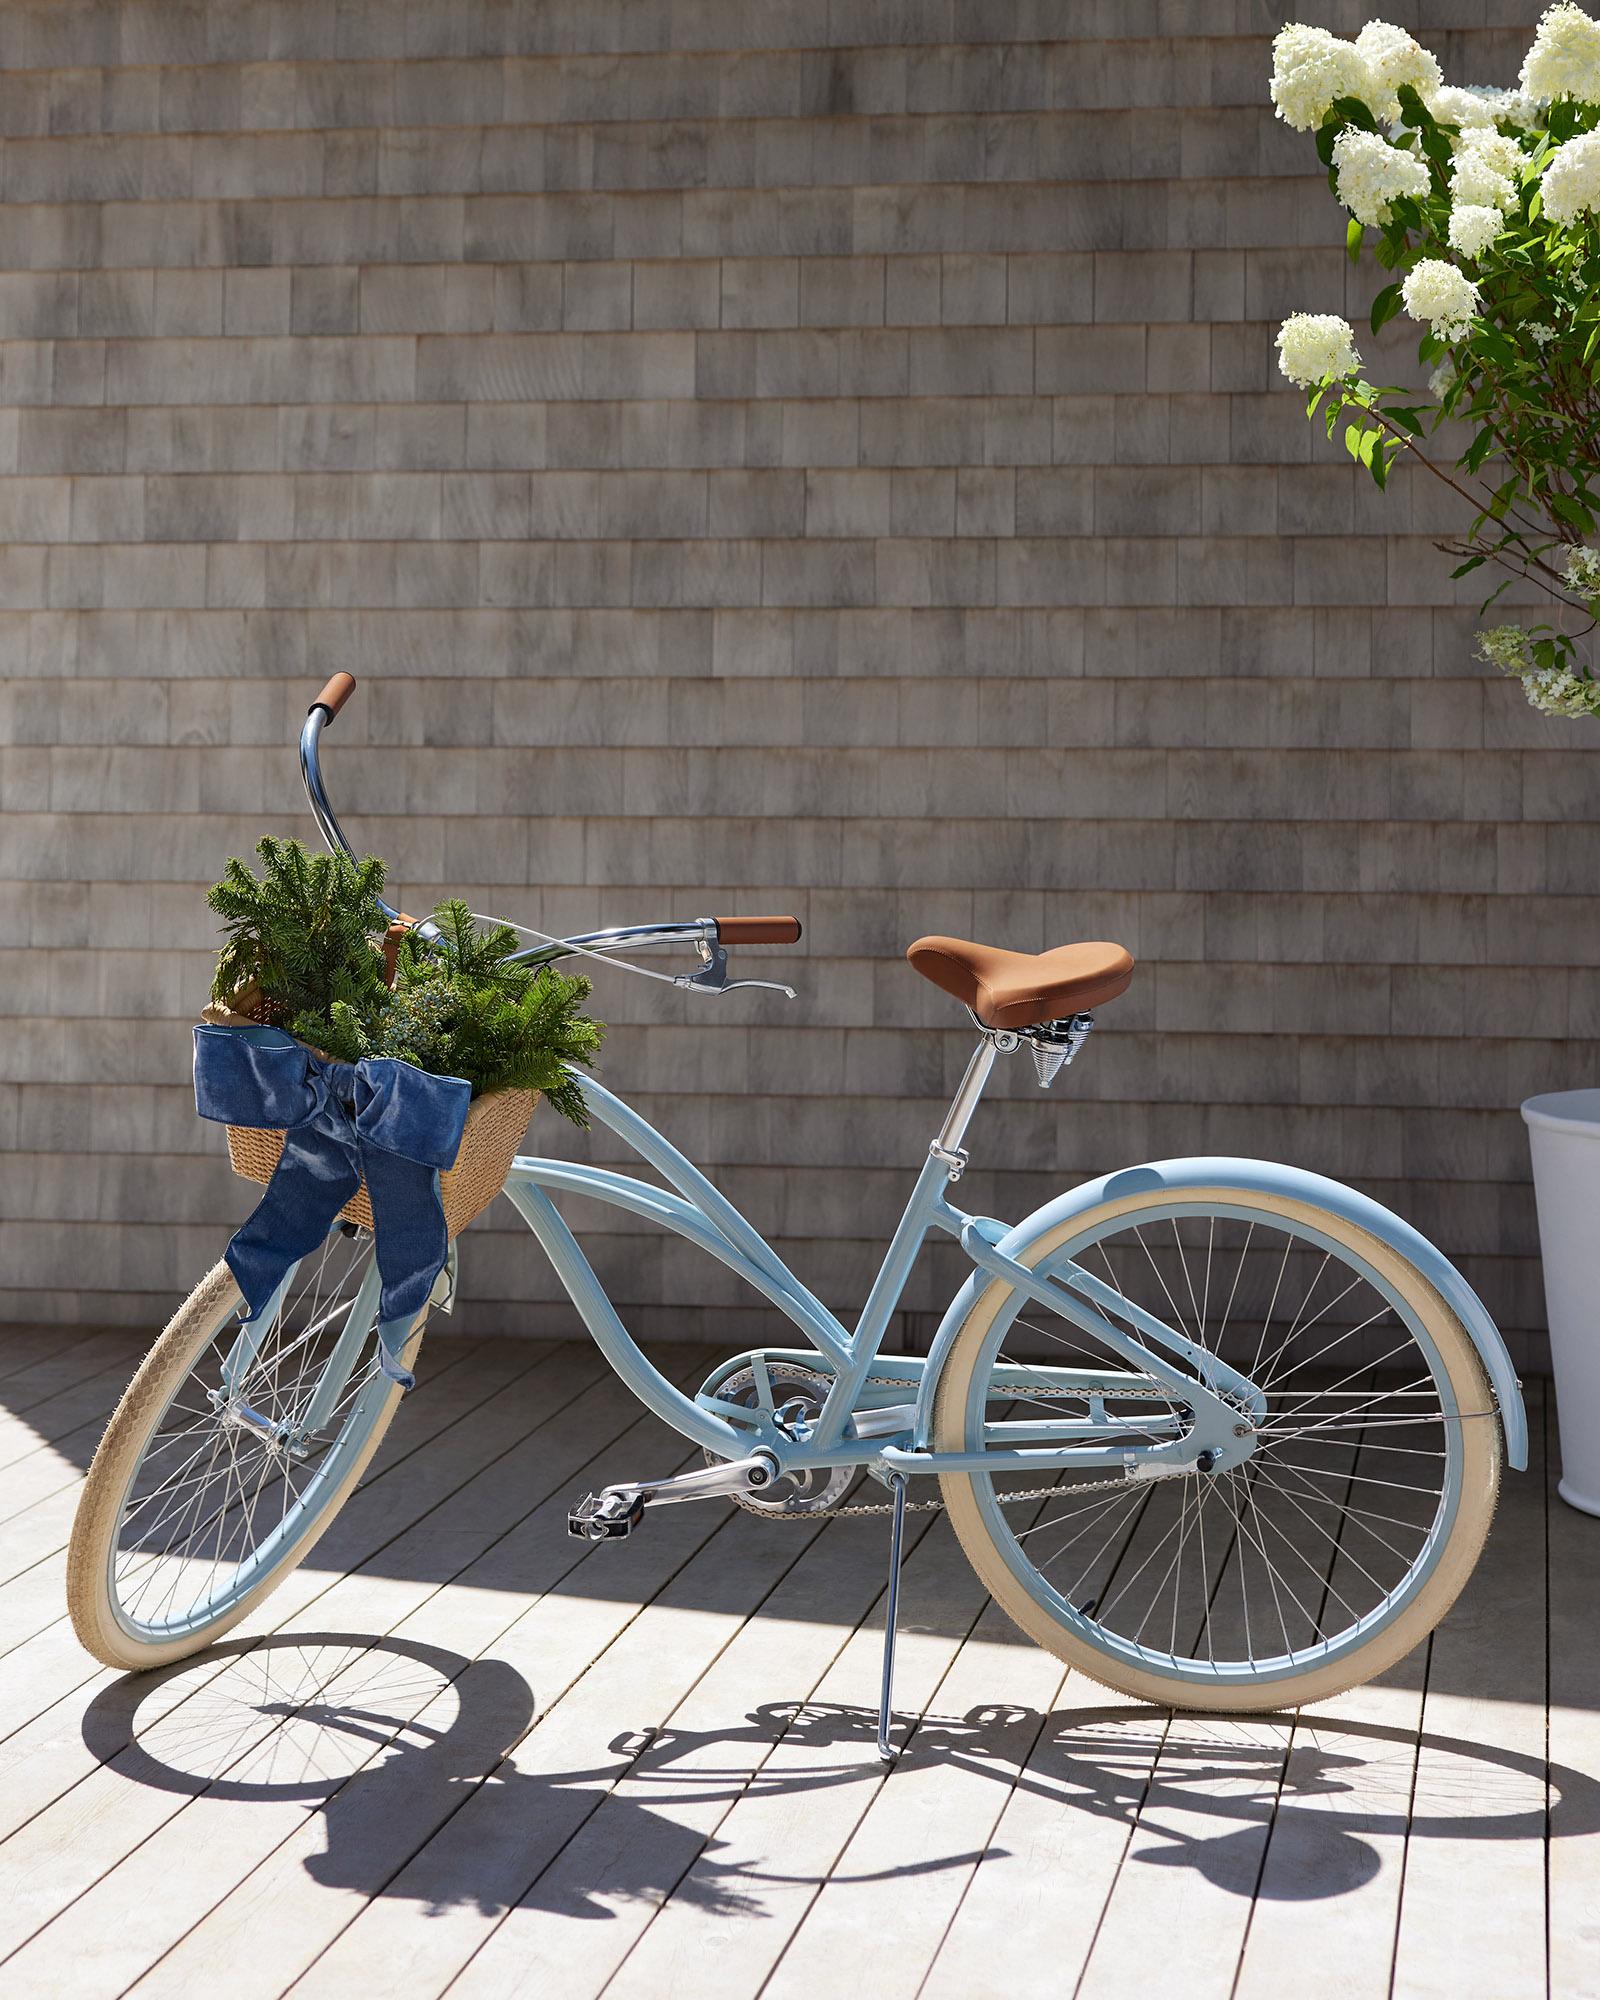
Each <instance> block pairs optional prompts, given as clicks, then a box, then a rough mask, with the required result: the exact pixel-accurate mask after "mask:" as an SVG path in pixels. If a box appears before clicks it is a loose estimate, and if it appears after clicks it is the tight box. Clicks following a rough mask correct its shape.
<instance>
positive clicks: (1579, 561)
mask: <svg viewBox="0 0 1600 2000" xmlns="http://www.w3.org/2000/svg"><path fill="white" fill-rule="evenodd" d="M1561 573H1562V577H1563V579H1564V580H1565V582H1566V586H1567V588H1568V590H1572V591H1576V592H1577V594H1578V596H1579V597H1600V549H1586V548H1585V547H1584V546H1583V544H1582V543H1581V542H1580V543H1578V544H1576V545H1575V546H1574V547H1572V548H1570V549H1568V550H1567V555H1566V561H1565V562H1564V563H1563V564H1562V571H1561Z"/></svg>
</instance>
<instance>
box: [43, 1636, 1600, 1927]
mask: <svg viewBox="0 0 1600 2000" xmlns="http://www.w3.org/2000/svg"><path fill="white" fill-rule="evenodd" d="M538 1713H539V1710H538V1700H537V1697H536V1694H535V1691H534V1689H533V1688H532V1687H531V1686H530V1685H529V1683H528V1681H527V1680H526V1679H525V1678H524V1676H523V1675H522V1674H521V1673H520V1672H519V1671H518V1670H517V1669H516V1668H515V1667H513V1666H512V1665H510V1664H509V1663H508V1662H506V1661H503V1660H497V1659H495V1658H492V1657H489V1658H483V1659H478V1660H469V1659H467V1658H465V1657H464V1656H462V1655H460V1654H457V1653H454V1652H452V1651H450V1650H448V1649H446V1648H442V1647H437V1646H428V1645H423V1644H420V1643H414V1642H411V1641H405V1640H398V1639H394V1638H386V1637H379V1636H375V1635H366V1634H347V1633H309V1634H298V1635H292V1636H282V1637H275V1638H268V1639H264V1640H261V1641H255V1642H252V1641H247V1640H242V1641H232V1642H228V1643H227V1644H225V1645H222V1646H218V1647H215V1648H213V1649H212V1650H211V1651H210V1652H209V1653H206V1654H204V1655H202V1656H200V1657H199V1658H198V1659H194V1660H188V1661H184V1662H181V1663H179V1665H178V1666H176V1667H174V1668H170V1669H167V1670H165V1671H164V1672H161V1673H156V1674H148V1675H139V1676H129V1677H127V1678H125V1679H123V1680H121V1681H118V1682H115V1683H113V1684H112V1685H111V1686H109V1687H108V1688H106V1689H104V1690H103V1691H102V1692H101V1693H100V1694H99V1695H98V1696H97V1697H96V1698H95V1699H94V1701H93V1702H92V1703H91V1704H90V1706H89V1708H88V1709H87V1711H86V1713H85V1715H84V1719H83V1734H84V1739H85V1742H86V1743H87V1745H88V1747H89V1749H90V1751H91V1752H92V1753H93V1754H94V1756H95V1757H96V1758H98V1759H99V1760H100V1761H101V1762H102V1763H103V1764H105V1765H107V1766H109V1767H111V1768H112V1769H114V1770H115V1771H116V1772H117V1773H118V1774H119V1775H120V1776H122V1777H123V1778H125V1779H126V1780H127V1781H129V1782H131V1783H135V1784H141V1785H148V1786H152V1787H155V1788H158V1789H161V1790H164V1791H172V1792H178V1793H182V1794H185V1795H187V1796H190V1797H200V1796H202V1795H204V1796H206V1797H208V1798H209V1799H212V1800H231V1801H234V1802H236V1803H237V1805H238V1807H239V1810H240V1811H241V1812H247V1811H248V1810H249V1809H250V1808H251V1806H252V1805H253V1804H256V1803H262V1802H268V1801H282V1800H285V1799H294V1800H300V1801H303V1802H304V1803H305V1805H306V1806H307V1808H308V1810H311V1811H314V1812H315V1813H316V1814H317V1815H318V1816H319V1817H320V1818H321V1820H322V1824H323V1838H324V1845H323V1849H322V1851H321V1852H320V1853H318V1854H316V1855H315V1856H313V1857H312V1858H311V1859H309V1860H308V1861H307V1862H306V1864H305V1865H306V1868H307V1870H308V1872H309V1873H310V1874H311V1876H312V1877H313V1879H314V1880H316V1881H317V1882H319V1883H321V1884H322V1885H323V1886H325V1887H327V1888H329V1889H331V1890H338V1891H341V1892H345V1893H351V1892H353V1893H356V1894H359V1895H363V1896H368V1897H380V1896H385V1897H399V1898H403V1899H407V1900H410V1901H414V1902H417V1903H419V1904H421V1905H423V1906H425V1907H426V1908H427V1909H428V1910H430V1911H443V1910H446V1909H449V1908H452V1907H457V1906H473V1907H476V1908H477V1909H479V1910H481V1911H483V1912H485V1913H487V1914H498V1913H499V1912H500V1911H502V1910H504V1909H505V1908H507V1907H508V1906H509V1905H510V1904H512V1903H517V1902H521V1903H525V1904H527V1905H530V1906H532V1907H535V1908H542V1909H546V1910H550V1911H553V1912H556V1913H558V1914H561V1915H564V1916H569V1917H574V1918H579V1919H585V1920H590V1919H604V1918H606V1917H609V1916H610V1915H611V1914H612V1907H611V1906H612V1905H615V1904H617V1903H619V1902H626V1901H628V1900H632V1899H648V1900H653V1901H658V1900H660V1899H661V1898H662V1897H664V1896H666V1895H668V1894H672V1895H675V1896H676V1897H678V1898H679V1899H680V1900H684V1901H687V1902H690V1903H692V1904H694V1905H696V1906H697V1907H700V1908H702V1909H704V1910H706V1911H707V1912H710V1913H715V1914H720V1915H724V1916H733V1915H754V1916H760V1915H761V1914H763V1894H762V1892H763V1885H766V1884H776V1883H790V1884H792V1883H796V1882H799V1883H804V1884H820V1883H821V1881H823V1880H824V1879H830V1878H829V1877H826V1876H819V1875H794V1874H788V1873H785V1872H783V1871H782V1869H781V1867H780V1866H777V1865H768V1862H767V1859H766V1858H765V1857H753V1858H750V1857H747V1858H739V1856H738V1855H737V1853H736V1852H735V1850H734V1848H733V1846H732V1844H731V1842H730V1841H726V1840H723V1839H721V1838H719V1837H717V1836H715V1835H713V1836H712V1837H710V1838H709V1839H706V1838H704V1837H702V1835H701V1834H699V1833H698V1832H696V1831H694V1829H693V1827H692V1826H689V1825H685V1824H683V1823H682V1820H683V1817H685V1813H684V1809H685V1808H690V1807H692V1808H693V1809H694V1811H693V1817H694V1818H695V1820H696V1821H698V1822H700V1823H703V1814H704V1811H705V1808H706V1807H707V1806H717V1805H730V1806H731V1805H732V1804H733V1803H734V1802H735V1801H737V1800H739V1799H741V1798H747V1797H749V1798H756V1799H761V1798H764V1797H765V1798H771V1797H790V1796H801V1795H804V1794H807V1793H812V1792H822V1791H828V1790H833V1789H837V1788H839V1787H847V1786H856V1787H860V1788H861V1789H862V1791H863V1793H866V1792H869V1791H870V1790H871V1788H873V1787H874V1786H876V1785H878V1784H880V1783H882V1782H883V1781H884V1780H883V1774H882V1771H881V1769H880V1766H879V1764H878V1761H877V1757H876V1753H875V1748H874V1743H875V1734H876V1716H875V1713H874V1712H873V1711H872V1710H870V1709H867V1708H863V1707H856V1706H851V1705H837V1704H829V1703H821V1702H813V1701H776V1702H768V1703H763V1704H761V1705H760V1706H758V1707H756V1708H753V1709H751V1710H749V1711H748V1712H746V1713H745V1714H743V1715H742V1716H740V1717H738V1718H737V1719H734V1718H731V1717H730V1719H729V1721H728V1723H727V1725H726V1726H724V1727H719V1728H716V1729H709V1730H698V1731H697V1730H678V1729H672V1728H670V1727H669V1728H660V1729H642V1730H624V1731H622V1732H620V1733H618V1732H614V1731H607V1729H606V1728H605V1726H604V1725H603V1724H600V1723H598V1722H597V1723H596V1726H595V1729H594V1743H593V1750H592V1753H590V1752H588V1751H587V1750H585V1751H584V1752H583V1753H582V1754H581V1755H580V1757H579V1758H578V1759H577V1760H576V1761H574V1762H572V1763H570V1765H563V1767H562V1768H559V1769H554V1770H541V1769H538V1768H535V1765H536V1760H537V1757H538V1750H539V1732H538V1730H537V1729H536V1728H535V1727H534V1725H535V1722H536V1719H537V1717H538ZM904 1720H905V1721H906V1722H907V1723H910V1722H911V1720H912V1719H911V1718H904ZM530 1731H531V1732H532V1733H531V1734H530ZM582 1740H583V1739H582V1737H581V1735H580V1737H579V1741H580V1742H581V1741H582ZM519 1757H520V1760H521V1761H520V1763H519V1761H518V1760H519ZM558 1761H559V1760H558ZM951 1761H955V1762H957V1763H959V1764H961V1765H963V1766H964V1767H965V1768H966V1769H967V1770H969V1771H972V1772H975V1773H980V1774H982V1775H984V1776H986V1777H988V1778H990V1779H992V1780H993V1782H994V1783H995V1784H996V1786H997V1787H999V1788H1001V1789H1003V1790H1005V1791H1007V1792H1010V1791H1013V1790H1015V1791H1017V1792H1019V1793H1022V1794H1029V1795H1032V1796H1033V1797H1035V1798H1042V1799H1045V1800H1048V1801H1050V1802H1052V1803H1053V1804H1055V1805H1056V1806H1058V1807H1059V1809H1060V1810H1061V1811H1062V1812H1063V1813H1065V1814H1074V1813H1076V1814H1083V1815H1086V1816H1088V1817H1090V1818H1096V1819H1103V1820H1110V1821H1113V1822H1116V1823H1119V1824H1121V1825H1123V1826H1125V1827H1128V1828H1130V1829H1131V1828H1134V1827H1135V1826H1136V1827H1137V1829H1138V1833H1139V1841H1138V1843H1137V1845H1136V1846H1135V1847H1134V1848H1133V1849H1132V1850H1131V1851H1130V1852H1131V1858H1132V1859H1133V1860H1134V1861H1135V1862H1137V1863H1141V1864H1144V1865H1150V1866H1158V1867H1168V1868H1176V1869H1193V1870H1194V1871H1195V1872H1196V1873H1198V1874H1199V1875H1201V1876H1203V1877H1204V1878H1205V1879H1206V1880H1207V1881H1208V1882H1210V1883H1212V1884H1214V1885H1215V1886H1217V1887H1219V1888H1221V1889H1223V1890H1225V1891H1228V1892H1231V1893H1234V1894H1238V1895H1240V1896H1244V1897H1250V1896H1257V1895H1259V1896H1262V1897H1265V1898H1268V1899H1277V1900H1308V1901H1309V1900H1327V1899H1330V1898H1335V1897H1338V1896H1342V1895H1347V1894H1350V1893H1352V1892H1354V1891H1355V1890H1357V1889H1359V1888H1360V1887H1361V1886H1362V1884H1364V1883H1365V1882H1367V1881H1369V1880H1370V1879H1371V1878H1372V1876H1373V1875H1374V1874H1375V1873H1376V1872H1377V1869H1378V1867H1379V1866H1380V1854H1379V1849H1378V1846H1377V1845H1376V1843H1377V1842H1379V1841H1381V1840H1383V1839H1384V1838H1386V1837H1394V1836H1399V1835H1403V1834H1405V1835H1408V1836H1409V1838H1410V1839H1412V1840H1462V1839H1471V1840H1498V1841H1506V1842H1519V1841H1536V1842H1542V1841H1543V1840H1544V1839H1545V1838H1546V1833H1547V1827H1549V1829H1550V1832H1551V1835H1552V1837H1561V1838H1571V1837H1573V1836H1581V1835H1586V1834H1590V1833H1594V1832H1596V1831H1600V1784H1597V1783H1596V1781H1595V1780H1594V1779H1592V1778H1590V1777H1588V1776H1587V1775H1585V1774H1584V1773H1582V1772H1579V1771H1576V1770H1573V1769H1571V1768H1568V1767H1563V1766H1559V1765H1557V1766H1551V1767H1549V1768H1548V1771H1547V1768H1546V1766H1545V1764H1544V1763H1543V1761H1542V1760H1541V1759H1539V1758H1535V1757H1532V1756H1527V1755H1524V1754H1522V1753H1520V1752H1517V1751H1512V1750H1506V1749H1502V1748H1500V1747H1498V1746H1496V1745H1493V1744H1486V1743H1479V1742H1473V1741H1470V1740H1468V1739H1465V1738H1461V1737H1450V1736H1444V1735H1439V1734H1436V1733H1432V1732H1424V1733H1423V1735H1422V1736H1421V1737H1420V1739H1419V1738H1418V1737H1417V1735H1416V1734H1415V1733H1414V1732H1412V1731H1410V1730H1408V1729H1405V1728H1402V1727H1393V1726H1388V1725H1383V1724H1378V1723H1372V1722H1351V1721H1343V1720H1337V1721H1335V1720H1323V1719H1321V1718H1319V1717H1318V1716H1317V1714H1316V1713H1315V1712H1308V1713H1307V1714H1306V1715H1305V1716H1303V1717H1301V1718H1299V1720H1298V1721H1296V1718H1294V1717H1292V1716H1281V1717H1270V1716H1269V1717H1254V1718H1246V1719H1228V1718H1206V1717H1197V1716H1169V1715H1167V1714H1166V1713H1164V1712H1163V1711H1160V1710H1155V1709H1147V1708H1138V1707H1126V1706H1118V1707H1110V1706H1106V1707H1084V1708H1067V1709H1058V1710H1053V1711H1051V1712H1050V1713H1048V1714H1041V1713H1040V1712H1039V1711H1038V1710H1036V1709H1031V1708H1025V1707H1015V1706H1009V1705H995V1706H986V1707H978V1708H973V1709H969V1710H967V1711H966V1712H965V1713H963V1714H961V1715H944V1714H938V1713H930V1714H928V1715H925V1716H923V1717H922V1718H920V1720H917V1721H916V1722H915V1726H914V1729H913V1731H912V1734H911V1736H910V1740H909V1743H908V1745H907V1748H906V1750H905V1752H904V1754H903V1756H902V1758H901V1762H900V1764H899V1765H898V1766H897V1767H896V1771H895V1773H894V1774H893V1775H892V1776H891V1777H890V1779H889V1780H888V1782H890V1783H894V1782H896V1781H897V1780H899V1779H901V1778H902V1777H903V1776H904V1775H909V1774H913V1773H915V1771H916V1770H917V1769H918V1768H919V1767H924V1766H928V1765H932V1764H937V1763H948V1762H951ZM752 1766H754V1767H755V1768H754V1769H752ZM623 1779H626V1781H627V1784H626V1789H625V1790H624V1791H618V1790H616V1789H615V1788H616V1786H617V1785H618V1782H619V1781H620V1780H623ZM1547 1780H1548V1787H1549V1790H1548V1793H1547V1790H1546V1784H1547ZM1547 1798H1548V1800H1549V1801H1550V1804H1551V1806H1552V1807H1553V1806H1554V1805H1555V1804H1556V1803H1557V1802H1559V1806H1560V1812H1559V1814H1558V1815H1557V1816H1556V1817H1555V1819H1554V1821H1552V1820H1550V1819H1547ZM865 1803H866V1800H865V1798H863V1804H865ZM597 1816H598V1817H597ZM591 1822H592V1824H591ZM1005 1840H1006V1829H1005V1824H1004V1821H1001V1823H1000V1824H999V1826H998V1827H997V1829H996V1831H995V1834H994V1836H993V1837H992V1838H991V1840H990V1842H989V1843H988V1844H987V1845H986V1846H985V1847H984V1848H982V1849H977V1850H974V1849H967V1848H962V1849H959V1850H957V1849H954V1848H953V1847H952V1848H951V1849H949V1850H948V1851H947V1850H946V1849H944V1848H942V1847H941V1846H940V1845H939V1842H938V1836H937V1830H936V1828H932V1827H930V1829H929V1831H928V1836H927V1838H926V1839H925V1840H924V1841H923V1843H922V1845H921V1847H920V1849H919V1851H918V1852H916V1853H914V1854H912V1855H909V1856H908V1857H907V1859H906V1861H905V1862H903V1863H901V1864H899V1865H897V1866H895V1867H892V1868H889V1869H885V1870H882V1871H880V1872H879V1873H878V1875H877V1876H876V1877H874V1876H871V1875H857V1876H851V1875H850V1874H849V1871H848V1870H846V1871H842V1872H840V1873H837V1874H834V1875H833V1876H832V1877H831V1879H834V1880H841V1879H853V1880H858V1881H866V1880H872V1879H881V1880H893V1879H897V1878H900V1877H904V1876H908V1875H912V1874H923V1873H929V1872H939V1871H943V1870H951V1869H967V1868H970V1867H972V1866H973V1865H974V1864H975V1863H977V1862H978V1861H979V1860H983V1861H984V1862H986V1863H988V1864H994V1865H1002V1866H1003V1865H1004V1863H1005V1861H1006V1859H1007V1849H1006V1845H1005Z"/></svg>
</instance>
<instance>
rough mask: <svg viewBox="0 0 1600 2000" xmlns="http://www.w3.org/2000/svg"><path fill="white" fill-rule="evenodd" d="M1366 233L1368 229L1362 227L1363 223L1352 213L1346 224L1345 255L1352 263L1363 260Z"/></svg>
mask: <svg viewBox="0 0 1600 2000" xmlns="http://www.w3.org/2000/svg"><path fill="white" fill-rule="evenodd" d="M1366 233H1367V232H1366V230H1365V229H1363V228H1362V226H1361V224H1360V223H1359V222H1357V221H1356V219H1355V217H1354V216H1353V215H1352V216H1351V218H1350V220H1349V222H1348V223H1347V224H1346V226H1345V232H1344V250H1345V255H1346V256H1347V257H1348V258H1349V259H1350V261H1351V263H1352V264H1359V263H1360V262H1361V245H1362V241H1363V240H1364V238H1365V236H1366Z"/></svg>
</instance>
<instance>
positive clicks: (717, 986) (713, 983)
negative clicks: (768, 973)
mask: <svg viewBox="0 0 1600 2000" xmlns="http://www.w3.org/2000/svg"><path fill="white" fill-rule="evenodd" d="M695 949H696V950H697V951H698V952H699V954H700V956H701V959H702V960H703V961H704V963H703V964H702V965H701V967H700V970H699V971H698V972H677V973H674V974H673V978H672V983H673V985H674V986H682V987H686V988H687V989H688V990H689V991H690V992H692V993H737V992H738V991H739V990H740V988H741V987H752V986H753V987H756V988H758V989H759V990H760V991H761V992H763V993H781V994H783V995H784V997H785V998H786V999H789V1000H793V999H795V998H796V997H797V996H796V994H795V990H794V988H793V987H792V986H783V985H780V983H779V982H778V981H777V980H776V979H730V978H729V977H728V954H727V950H726V948H725V947H724V946H722V945H720V944H712V943H710V942H709V941H708V940H706V939H705V938H701V939H700V940H699V941H698V942H697V944H696V946H695Z"/></svg>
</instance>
